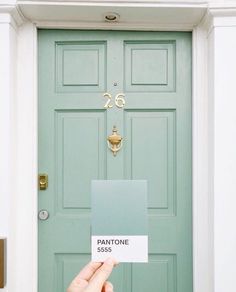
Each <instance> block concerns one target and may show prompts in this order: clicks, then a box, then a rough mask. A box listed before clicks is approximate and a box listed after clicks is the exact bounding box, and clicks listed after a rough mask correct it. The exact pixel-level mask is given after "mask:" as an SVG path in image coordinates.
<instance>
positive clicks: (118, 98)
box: [103, 92, 125, 108]
mask: <svg viewBox="0 0 236 292" xmlns="http://www.w3.org/2000/svg"><path fill="white" fill-rule="evenodd" d="M103 96H104V97H105V98H107V102H106V104H105V105H104V108H112V107H113V104H112V96H111V94H110V93H107V92H106V93H104V94H103ZM124 97H125V95H124V93H118V94H117V95H116V96H115V104H116V106H117V107H119V108H122V107H124V105H125V99H124Z"/></svg>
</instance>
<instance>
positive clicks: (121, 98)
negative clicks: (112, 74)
mask: <svg viewBox="0 0 236 292" xmlns="http://www.w3.org/2000/svg"><path fill="white" fill-rule="evenodd" d="M124 97H125V95H124V93H118V94H117V95H116V97H115V103H116V106H117V107H119V108H122V107H124V105H125V99H124Z"/></svg>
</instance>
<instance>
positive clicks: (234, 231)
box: [209, 16, 236, 292]
mask: <svg viewBox="0 0 236 292" xmlns="http://www.w3.org/2000/svg"><path fill="white" fill-rule="evenodd" d="M209 38H210V50H209V59H210V63H211V72H210V76H209V77H210V78H209V80H210V98H211V99H214V104H213V107H212V108H211V109H210V110H211V115H212V119H213V123H212V130H213V133H212V138H213V143H214V149H213V150H214V151H213V153H212V163H213V165H214V168H213V174H214V178H213V188H214V291H215V292H222V291H227V292H233V291H236V277H235V271H236V228H235V222H236V212H235V206H236V114H235V109H236V53H235V52H236V20H235V17H232V16H230V17H225V18H224V17H223V16H220V17H214V19H213V28H212V30H211V33H210V36H209Z"/></svg>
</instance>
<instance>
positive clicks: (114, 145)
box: [107, 126, 123, 156]
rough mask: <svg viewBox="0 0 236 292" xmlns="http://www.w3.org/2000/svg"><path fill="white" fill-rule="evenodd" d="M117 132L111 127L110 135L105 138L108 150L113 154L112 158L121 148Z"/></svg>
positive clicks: (120, 139) (121, 139)
mask: <svg viewBox="0 0 236 292" xmlns="http://www.w3.org/2000/svg"><path fill="white" fill-rule="evenodd" d="M117 132H118V130H117V128H116V126H113V129H112V135H110V136H108V137H107V145H108V148H109V149H110V150H111V151H112V152H113V155H114V156H116V153H117V152H118V151H119V150H120V149H121V148H122V141H123V138H122V137H121V136H120V135H119V134H118V133H117Z"/></svg>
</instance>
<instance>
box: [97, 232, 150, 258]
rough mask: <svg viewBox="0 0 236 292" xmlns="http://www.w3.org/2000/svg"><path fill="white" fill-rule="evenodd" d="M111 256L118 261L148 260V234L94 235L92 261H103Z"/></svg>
mask: <svg viewBox="0 0 236 292" xmlns="http://www.w3.org/2000/svg"><path fill="white" fill-rule="evenodd" d="M109 257H112V258H114V259H116V260H117V261H118V262H128V263H132V262H136V263H137V262H139V263H146V262H148V236H147V235H131V236H129V235H127V236H126V235H109V236H105V235H101V236H95V235H93V236H92V261H95V262H103V261H105V260H106V259H107V258H109Z"/></svg>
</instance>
